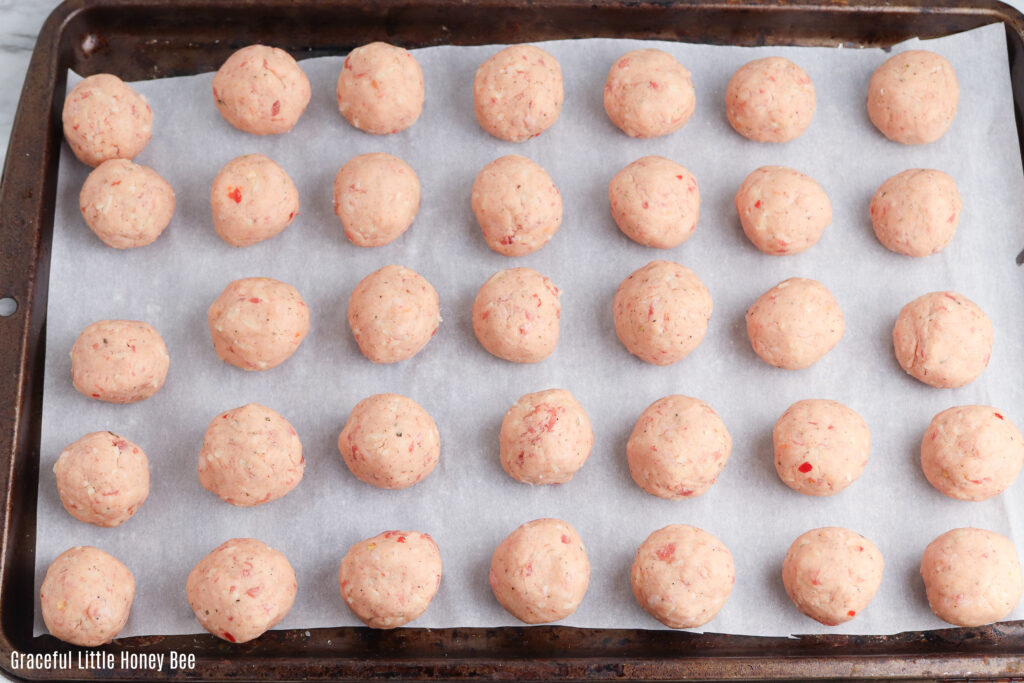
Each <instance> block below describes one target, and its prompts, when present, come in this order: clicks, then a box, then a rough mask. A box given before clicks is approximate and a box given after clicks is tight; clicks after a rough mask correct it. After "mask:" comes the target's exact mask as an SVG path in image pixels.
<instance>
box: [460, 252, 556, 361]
mask: <svg viewBox="0 0 1024 683" xmlns="http://www.w3.org/2000/svg"><path fill="white" fill-rule="evenodd" d="M561 317H562V304H561V302H560V301H559V291H558V287H555V285H554V284H553V283H552V282H551V280H549V279H547V278H546V277H544V276H543V275H541V274H540V273H538V272H537V271H535V270H532V269H530V268H509V269H508V270H501V271H498V272H497V273H495V274H494V275H492V276H491V278H490V279H489V280H487V282H485V283H484V284H483V286H482V287H480V291H479V292H477V295H476V300H475V301H474V302H473V332H474V333H475V334H476V338H477V339H478V340H479V341H480V344H481V345H482V346H483V347H484V348H485V349H487V350H488V351H489V352H490V353H492V354H493V355H495V356H497V357H498V358H503V359H504V360H508V361H512V362H513V363H537V362H539V361H542V360H544V359H545V358H547V357H548V356H550V355H551V353H552V352H553V351H554V350H555V347H556V346H558V331H559V319H560V318H561Z"/></svg>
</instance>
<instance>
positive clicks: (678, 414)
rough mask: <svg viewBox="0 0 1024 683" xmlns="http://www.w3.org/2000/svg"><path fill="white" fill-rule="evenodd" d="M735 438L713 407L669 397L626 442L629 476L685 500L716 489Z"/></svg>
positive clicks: (639, 422) (661, 493) (640, 422)
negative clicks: (714, 487)
mask: <svg viewBox="0 0 1024 683" xmlns="http://www.w3.org/2000/svg"><path fill="white" fill-rule="evenodd" d="M731 452H732V437H730V436H729V431H728V430H727V429H726V428H725V423H723V422H722V418H720V417H718V413H716V412H715V411H714V410H713V409H712V408H711V406H709V405H708V404H707V403H705V402H704V401H701V400H699V399H696V398H690V397H689V396H666V397H664V398H660V399H658V400H657V401H655V402H654V403H652V404H651V405H649V406H648V407H647V409H646V410H644V412H643V413H641V415H640V419H638V420H637V421H636V426H634V427H633V433H632V434H630V435H629V441H628V442H626V457H627V459H628V461H629V473H630V475H631V476H632V477H633V481H635V482H636V483H637V486H639V487H640V488H642V489H643V490H644V491H647V493H650V494H651V495H653V496H658V497H659V498H669V499H671V500H682V499H683V498H692V497H695V496H699V495H701V494H703V493H704V492H705V491H707V490H708V489H709V488H711V485H712V484H714V483H715V481H717V479H718V475H719V474H721V472H722V470H723V469H725V464H726V463H727V462H728V461H729V454H730V453H731Z"/></svg>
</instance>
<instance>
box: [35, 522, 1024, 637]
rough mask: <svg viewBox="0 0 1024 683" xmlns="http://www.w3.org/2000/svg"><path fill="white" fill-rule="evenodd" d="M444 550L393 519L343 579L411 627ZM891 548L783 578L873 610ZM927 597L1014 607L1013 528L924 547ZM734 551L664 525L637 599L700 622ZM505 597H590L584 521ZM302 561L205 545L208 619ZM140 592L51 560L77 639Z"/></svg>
mask: <svg viewBox="0 0 1024 683" xmlns="http://www.w3.org/2000/svg"><path fill="white" fill-rule="evenodd" d="M441 566H442V563H441V553H440V550H439V549H438V547H437V544H436V543H435V542H434V540H433V539H432V538H431V537H430V536H429V535H427V534H424V533H420V532H417V531H386V532H384V533H382V534H379V535H377V536H374V537H373V538H368V539H366V540H363V541H360V542H358V543H356V544H355V545H353V546H352V547H351V548H350V549H349V551H348V552H347V553H346V555H345V557H344V558H343V559H342V561H341V566H340V568H339V570H338V585H339V589H340V592H341V597H342V599H343V601H344V603H345V604H346V605H347V606H348V607H349V609H350V610H351V611H352V612H353V613H354V614H355V615H356V617H358V618H359V619H360V620H361V621H362V622H363V623H365V624H366V625H367V626H369V627H371V628H378V629H389V628H395V627H398V626H402V625H404V624H407V623H409V622H410V621H412V620H414V619H416V618H417V617H419V616H420V615H421V614H423V613H424V612H425V611H426V609H427V608H428V606H429V605H430V602H431V600H433V598H434V595H435V594H436V593H437V589H438V587H439V586H440V583H441ZM883 570H884V561H883V559H882V553H881V552H880V551H879V549H878V548H877V547H876V546H875V544H874V543H872V542H871V541H870V540H868V539H867V538H865V537H864V536H862V535H860V534H858V533H856V532H854V531H851V530H849V529H844V528H841V527H822V528H819V529H812V530H811V531H808V532H807V533H805V534H803V535H801V536H800V537H799V538H797V539H796V541H794V542H793V544H792V545H791V546H790V547H789V550H788V551H787V552H786V556H785V559H784V560H783V563H782V581H783V585H784V586H785V589H786V593H787V594H788V595H789V597H790V598H791V599H792V601H793V603H794V604H795V605H796V607H797V609H799V610H800V612H802V613H803V614H805V615H807V616H808V617H810V618H812V619H814V620H816V621H818V622H820V623H821V624H824V625H826V626H835V625H838V624H841V623H844V622H847V621H849V620H851V619H853V618H854V617H855V616H856V615H858V614H860V613H861V612H863V611H864V610H865V609H866V608H867V607H868V605H869V603H870V602H871V600H872V598H874V596H875V593H876V592H877V590H878V587H879V586H880V584H881V581H882V573H883ZM921 575H922V577H923V578H924V584H925V591H926V594H927V598H928V604H929V605H930V607H931V609H932V611H933V612H934V613H935V614H936V616H938V617H939V618H940V619H943V620H945V621H947V622H949V623H951V624H955V625H958V626H978V625H981V624H986V623H989V622H993V621H998V620H1000V619H1003V618H1005V617H1006V616H1008V615H1009V614H1010V613H1011V612H1012V611H1013V609H1014V607H1015V606H1016V605H1017V603H1018V601H1019V600H1020V595H1021V590H1022V578H1021V567H1020V560H1019V558H1018V556H1017V550H1016V548H1015V547H1014V545H1013V543H1012V542H1011V541H1010V540H1009V539H1008V538H1006V537H1004V536H1002V535H1000V534H998V533H995V532H993V531H988V530H985V529H977V528H970V527H968V528H960V529H952V530H950V531H948V532H946V533H944V534H942V535H941V536H939V537H938V538H936V539H935V540H933V541H932V542H931V543H930V544H929V545H928V546H927V548H926V549H925V551H924V554H923V556H922V558H921ZM735 578H736V574H735V566H734V563H733V558H732V554H731V553H730V552H729V549H728V548H727V547H726V546H725V545H724V544H723V543H722V542H721V541H720V540H718V539H717V538H715V537H714V536H713V535H711V534H710V533H708V532H706V531H704V530H702V529H699V528H696V527H693V526H689V525H685V524H672V525H669V526H667V527H664V528H662V529H659V530H658V531H655V532H654V533H652V534H651V535H650V536H648V537H647V539H646V540H645V541H644V542H643V543H642V544H641V545H640V546H639V548H638V549H637V551H636V555H635V557H634V560H633V565H632V570H631V573H630V582H631V584H632V588H633V595H634V596H635V597H636V600H637V602H638V603H639V605H640V606H641V607H642V608H643V609H644V610H646V611H647V612H648V613H649V614H650V615H651V616H653V617H654V618H656V619H658V620H659V621H661V622H662V623H663V624H665V625H666V626H669V627H670V628H697V627H700V626H702V625H704V624H706V623H708V622H709V621H711V620H712V619H713V618H714V617H715V615H716V614H717V613H718V612H719V611H720V610H721V609H722V607H723V606H724V605H725V603H726V601H727V600H728V598H729V595H730V593H731V592H732V588H733V584H734V583H735ZM489 582H490V585H491V590H492V591H493V593H494V597H495V598H496V599H497V601H498V603H499V604H501V606H502V607H503V608H505V609H506V610H507V611H508V612H509V613H510V614H512V615H513V616H514V617H516V618H517V619H519V620H521V621H523V622H525V623H527V624H541V623H550V622H555V621H559V620H561V619H564V618H566V617H568V616H569V615H571V614H572V613H573V612H575V611H576V609H577V607H578V606H579V605H580V603H581V602H582V601H583V598H584V595H585V594H586V591H587V588H588V586H589V583H590V561H589V559H588V558H587V553H586V550H585V548H584V545H583V541H582V539H581V538H580V536H579V534H578V533H577V532H576V530H575V529H574V528H573V527H572V526H571V525H570V524H568V523H567V522H565V521H562V520H560V519H550V518H546V519H537V520H533V521H531V522H527V523H526V524H523V525H522V526H520V527H519V528H518V529H516V530H515V531H513V532H512V533H511V534H509V536H507V537H506V538H505V539H504V540H503V541H502V542H501V543H500V544H499V545H498V547H497V548H496V549H495V551H494V554H493V556H492V558H491V567H490V574H489ZM297 590H298V582H297V580H296V576H295V571H294V570H293V569H292V567H291V565H290V564H289V562H288V560H287V558H286V557H285V556H284V555H283V554H282V553H281V552H279V551H277V550H275V549H273V548H271V547H269V546H267V545H266V544H264V543H263V542H261V541H258V540H256V539H252V538H235V539H231V540H229V541H227V542H226V543H224V544H222V545H221V546H219V547H218V548H217V549H215V550H214V551H213V552H211V553H210V554H209V555H207V556H206V557H204V558H203V559H202V560H200V561H199V563H198V564H197V565H196V566H195V567H194V568H193V569H192V571H191V573H190V574H189V576H188V580H187V583H186V586H185V592H186V596H187V599H188V603H189V605H190V606H191V607H192V610H193V611H194V612H195V615H196V618H197V619H198V620H199V623H200V624H201V625H202V626H203V628H205V629H206V630H207V631H209V632H210V633H212V634H213V635H215V636H218V637H219V638H222V639H224V640H226V641H229V642H232V643H241V642H246V641H249V640H252V639H254V638H258V637H259V636H261V635H262V634H263V633H264V632H266V631H267V630H268V629H270V628H273V627H274V626H275V625H276V624H278V623H279V622H280V621H281V620H282V619H283V618H284V617H285V615H286V614H287V613H288V611H289V610H290V609H291V607H292V604H293V603H294V601H295V595H296V592H297ZM134 596H135V580H134V577H133V576H132V573H131V571H130V570H129V569H128V568H127V567H126V566H125V565H124V564H122V563H121V562H120V561H119V560H117V559H116V558H115V557H113V556H112V555H109V554H108V553H106V552H104V551H102V550H99V549H97V548H93V547H91V546H77V547H74V548H71V549H69V550H67V551H65V552H64V553H63V554H61V555H60V556H58V557H57V558H56V559H55V560H54V561H53V563H52V564H51V565H50V567H49V568H48V570H47V572H46V577H45V579H44V580H43V585H42V589H41V591H40V598H41V604H42V615H43V621H44V622H45V623H46V627H47V629H48V630H49V631H50V633H51V634H52V635H54V636H55V637H57V638H60V639H61V640H65V641H67V642H70V643H74V644H76V645H84V646H95V645H101V644H103V643H107V642H110V641H111V640H112V639H113V638H115V637H116V636H117V635H118V633H120V631H121V629H122V628H123V627H124V625H125V623H126V622H127V620H128V614H129V611H130V609H131V604H132V601H133V599H134Z"/></svg>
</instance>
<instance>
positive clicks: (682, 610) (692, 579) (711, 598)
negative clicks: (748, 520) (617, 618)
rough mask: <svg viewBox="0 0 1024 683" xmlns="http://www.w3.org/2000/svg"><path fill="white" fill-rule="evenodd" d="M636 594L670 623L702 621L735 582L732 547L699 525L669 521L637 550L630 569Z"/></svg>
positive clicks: (677, 625) (652, 612) (715, 611)
mask: <svg viewBox="0 0 1024 683" xmlns="http://www.w3.org/2000/svg"><path fill="white" fill-rule="evenodd" d="M630 581H631V583H632V584H633V595H634V596H635V597H636V601H637V602H638V603H640V606H641V607H643V608H644V610H646V611H647V613H648V614H650V615H651V616H652V617H654V618H655V619H657V620H658V621H660V622H661V623H663V624H665V625H666V626H668V627H669V628H696V627H697V626H703V625H704V624H706V623H708V622H709V621H711V620H712V619H714V618H715V615H716V614H718V612H719V611H721V609H722V607H724V606H725V602H726V600H728V599H729V594H730V593H731V592H732V586H733V584H734V583H735V582H736V568H735V566H734V565H733V561H732V553H730V552H729V549H728V548H726V547H725V545H724V544H723V543H722V542H721V541H719V540H718V539H717V538H715V537H714V536H712V535H711V534H709V533H708V532H706V531H704V530H703V529H698V528H697V527H693V526H687V525H686V524H670V525H669V526H667V527H665V528H664V529H659V530H657V531H655V532H654V533H653V534H651V535H650V536H648V537H647V540H646V541H644V542H643V543H642V544H641V545H640V547H639V548H638V549H637V551H636V557H635V558H634V560H633V569H632V572H631V575H630Z"/></svg>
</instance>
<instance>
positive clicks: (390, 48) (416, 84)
mask: <svg viewBox="0 0 1024 683" xmlns="http://www.w3.org/2000/svg"><path fill="white" fill-rule="evenodd" d="M337 93H338V111H340V112H341V115H342V116H344V117H345V119H346V120H347V121H348V122H349V123H351V124H352V125H353V126H355V127H356V128H358V129H359V130H361V131H363V132H365V133H373V134H374V135H387V134H389V133H397V132H399V131H403V130H405V129H406V128H408V127H409V126H411V125H412V124H414V123H415V122H416V119H418V118H419V117H420V113H421V112H422V111H423V99H424V90H423V69H421V68H420V63H419V62H417V61H416V58H415V57H413V56H412V54H411V53H410V52H409V51H408V50H406V49H404V48H401V47H396V46H394V45H388V44H387V43H381V42H375V43H370V44H369V45H363V46H361V47H357V48H356V49H354V50H352V52H349V53H348V56H347V57H345V65H344V66H343V67H342V69H341V75H340V76H338V89H337Z"/></svg>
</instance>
